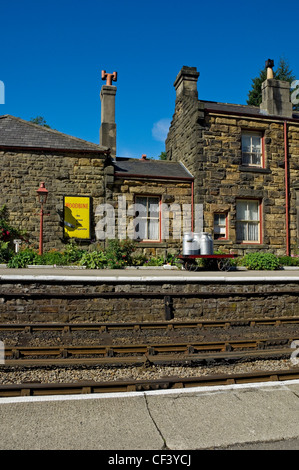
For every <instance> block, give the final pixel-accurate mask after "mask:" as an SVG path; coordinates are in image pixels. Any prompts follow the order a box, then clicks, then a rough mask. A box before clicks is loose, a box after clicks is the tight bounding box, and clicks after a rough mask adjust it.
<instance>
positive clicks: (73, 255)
mask: <svg viewBox="0 0 299 470" xmlns="http://www.w3.org/2000/svg"><path fill="white" fill-rule="evenodd" d="M84 254H85V250H83V249H82V248H79V247H78V246H77V245H76V243H75V242H74V241H73V240H71V241H69V243H68V244H67V246H66V248H65V250H64V252H63V257H64V264H66V265H68V264H74V263H77V262H78V261H80V260H81V258H82V256H83V255H84ZM54 264H57V263H54Z"/></svg>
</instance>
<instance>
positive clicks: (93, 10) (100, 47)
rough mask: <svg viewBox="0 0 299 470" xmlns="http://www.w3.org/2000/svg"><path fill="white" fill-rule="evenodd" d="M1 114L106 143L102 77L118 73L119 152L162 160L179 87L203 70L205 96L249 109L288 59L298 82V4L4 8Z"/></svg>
mask: <svg viewBox="0 0 299 470" xmlns="http://www.w3.org/2000/svg"><path fill="white" fill-rule="evenodd" d="M1 3H2V4H1V6H0V14H1V53H0V54H1V60H0V81H2V82H4V84H5V104H0V115H3V114H11V115H13V116H17V117H20V118H22V119H26V120H30V119H31V118H32V117H36V116H38V115H39V116H43V117H44V118H45V120H46V121H47V123H48V124H49V125H50V126H51V127H52V128H54V129H57V130H58V131H61V132H64V133H66V134H69V135H73V136H75V137H79V138H82V139H85V140H88V141H90V142H94V143H99V128H100V117H101V103H100V96H99V95H100V90H101V87H102V85H103V84H104V83H105V82H103V81H102V80H101V70H103V69H104V70H106V71H107V72H109V73H110V72H111V73H112V72H113V71H117V73H118V80H117V82H116V83H115V85H116V86H117V93H116V123H117V155H118V156H121V157H126V156H129V157H136V158H140V157H141V155H142V154H147V155H148V157H154V158H155V157H157V156H158V155H159V154H160V153H161V152H162V151H164V149H165V143H164V140H165V129H167V125H168V123H169V121H170V120H171V118H172V115H173V112H174V105H175V90H174V87H173V83H174V80H175V78H176V76H177V74H178V72H179V71H180V69H181V67H182V66H183V65H187V66H191V67H196V68H197V70H198V71H199V72H200V77H199V80H198V93H199V98H200V99H204V100H211V101H221V102H227V103H238V104H245V103H246V99H247V94H248V91H249V89H250V88H251V79H252V78H254V77H255V76H257V75H259V72H260V70H261V69H262V67H264V64H265V61H266V60H267V59H268V58H270V59H274V61H275V64H276V65H277V64H278V61H279V58H280V57H284V58H285V59H286V60H287V61H288V62H289V65H290V67H291V69H292V70H293V73H294V75H295V76H296V78H297V79H299V60H298V12H299V5H298V3H297V2H291V3H290V4H289V5H288V4H283V3H282V2H281V1H278V0H272V1H271V2H269V1H264V0H260V1H256V0H253V1H250V2H247V1H243V2H239V1H238V2H237V1H227V2H223V1H219V0H214V1H210V2H207V1H202V0H198V1H194V0H192V1H188V0H184V1H183V0H181V1H178V0H171V1H170V0H169V1H168V0H167V1H166V0H159V1H157V0H151V1H150V2H144V1H135V0H132V1H126V0H113V1H109V0H106V1H102V0H98V1H96V0H85V1H77V0H60V1H57V0H51V1H48V2H47V1H44V2H42V1H37V0H26V1H24V0H22V1H20V0H15V1H12V2H5V3H4V2H1Z"/></svg>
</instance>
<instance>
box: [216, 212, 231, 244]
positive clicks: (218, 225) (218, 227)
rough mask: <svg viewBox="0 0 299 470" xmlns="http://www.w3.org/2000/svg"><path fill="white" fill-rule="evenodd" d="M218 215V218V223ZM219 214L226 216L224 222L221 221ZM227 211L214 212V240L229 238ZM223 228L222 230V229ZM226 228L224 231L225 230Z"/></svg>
mask: <svg viewBox="0 0 299 470" xmlns="http://www.w3.org/2000/svg"><path fill="white" fill-rule="evenodd" d="M216 216H218V220H217V223H216V220H215V219H216ZM219 216H220V217H221V216H222V217H224V223H219ZM227 217H228V214H227V212H214V240H216V241H217V240H227V239H228V233H227V232H228V227H227ZM221 229H222V230H221ZM223 229H224V231H223Z"/></svg>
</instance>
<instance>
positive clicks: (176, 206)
mask: <svg viewBox="0 0 299 470" xmlns="http://www.w3.org/2000/svg"><path fill="white" fill-rule="evenodd" d="M122 196H124V198H125V201H126V207H127V209H128V208H129V207H130V206H131V205H133V204H134V203H135V201H136V196H157V197H159V198H160V203H161V204H164V205H165V206H164V207H167V209H169V213H168V220H169V231H168V230H167V231H168V238H167V237H164V238H163V233H162V226H161V223H160V232H161V239H160V241H157V242H153V241H144V242H143V241H141V242H137V243H138V248H137V252H139V253H140V252H142V253H144V254H147V255H149V256H165V255H167V253H171V254H174V253H177V252H178V250H180V249H181V247H182V238H183V233H184V232H186V231H190V230H191V201H192V186H191V182H184V181H171V180H164V179H163V180H160V179H156V180H155V179H152V180H149V179H142V178H136V179H135V178H120V177H117V175H116V177H115V181H114V184H113V190H112V202H113V205H114V207H115V214H116V221H115V222H116V236H118V231H117V227H118V224H119V218H118V215H119V212H118V207H119V206H118V204H119V198H120V197H122ZM184 208H185V209H186V215H187V211H188V209H189V210H190V213H189V215H190V217H189V221H190V225H188V220H187V219H186V218H185V219H184V218H183V212H184ZM127 214H128V216H127V234H128V236H129V237H130V238H132V237H133V232H132V227H133V224H132V221H133V216H132V215H129V211H127ZM164 220H167V219H164ZM160 221H161V217H160ZM130 227H131V233H130Z"/></svg>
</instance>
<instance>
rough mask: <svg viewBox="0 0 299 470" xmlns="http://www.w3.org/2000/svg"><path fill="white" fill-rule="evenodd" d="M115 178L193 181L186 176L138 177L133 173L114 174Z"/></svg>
mask: <svg viewBox="0 0 299 470" xmlns="http://www.w3.org/2000/svg"><path fill="white" fill-rule="evenodd" d="M115 177H121V178H133V179H134V178H146V179H162V180H176V181H189V182H192V181H194V178H193V177H191V176H190V177H187V176H160V175H159V176H158V175H144V174H143V175H138V174H136V175H135V174H133V173H121V172H115Z"/></svg>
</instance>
